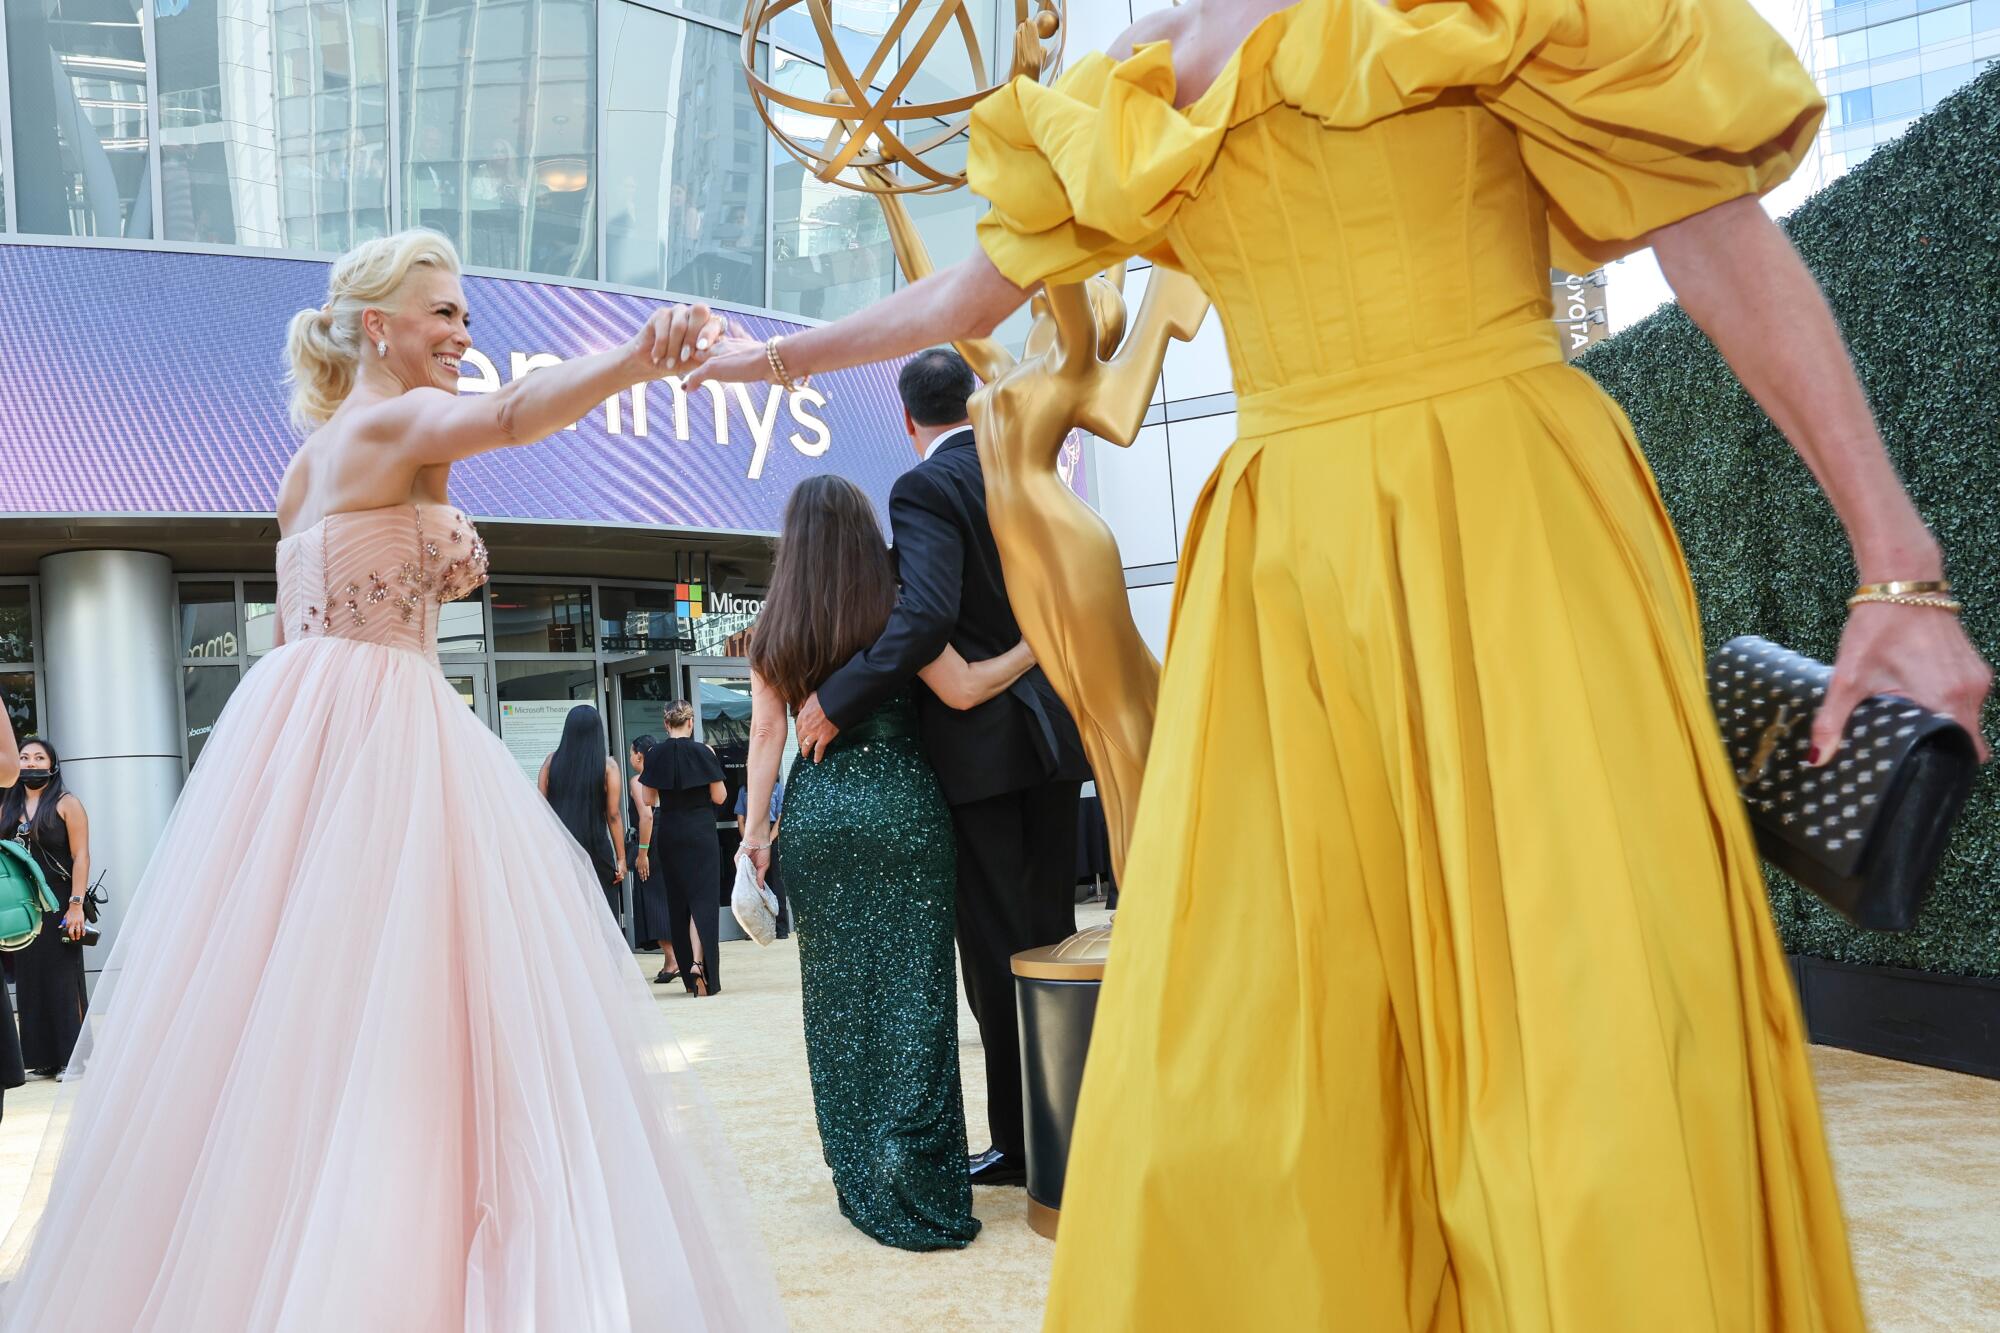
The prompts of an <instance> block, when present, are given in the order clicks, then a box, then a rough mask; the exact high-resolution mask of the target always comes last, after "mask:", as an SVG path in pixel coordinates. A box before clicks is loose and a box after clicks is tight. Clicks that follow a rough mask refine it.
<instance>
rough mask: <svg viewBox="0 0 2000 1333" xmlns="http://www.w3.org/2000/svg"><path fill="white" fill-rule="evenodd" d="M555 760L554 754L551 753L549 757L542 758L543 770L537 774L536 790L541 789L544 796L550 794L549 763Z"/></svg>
mask: <svg viewBox="0 0 2000 1333" xmlns="http://www.w3.org/2000/svg"><path fill="white" fill-rule="evenodd" d="M554 762H555V756H554V755H550V756H549V757H548V758H547V759H544V760H542V771H541V772H540V773H537V774H536V775H535V790H536V791H539V792H540V793H541V794H542V795H543V796H547V795H548V794H549V765H550V764H551V763H554Z"/></svg>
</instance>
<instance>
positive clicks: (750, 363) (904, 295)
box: [565, 250, 1028, 424]
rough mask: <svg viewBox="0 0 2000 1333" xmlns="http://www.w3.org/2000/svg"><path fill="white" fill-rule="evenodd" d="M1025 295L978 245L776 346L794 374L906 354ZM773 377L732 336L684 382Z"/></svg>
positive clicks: (980, 325)
mask: <svg viewBox="0 0 2000 1333" xmlns="http://www.w3.org/2000/svg"><path fill="white" fill-rule="evenodd" d="M1027 299H1028V291H1027V289H1026V288H1024V287H1016V286H1015V285H1014V284H1013V283H1011V282H1009V281H1008V280H1007V279H1006V278H1005V277H1004V276H1002V275H1001V272H1000V270H999V269H997V268H995V267H993V261H992V260H990V259H988V258H987V257H986V253H985V252H984V251H983V250H982V251H978V252H976V253H974V254H973V255H972V256H971V257H970V258H968V259H964V260H961V261H960V262H958V263H956V264H953V265H952V266H951V267H950V268H947V269H941V270H939V271H938V272H936V273H933V274H931V275H930V276H929V277H928V278H924V279H921V280H920V281H917V282H913V283H911V284H910V285H909V286H907V287H904V288H902V289H900V290H898V291H896V292H893V293H891V294H890V295H888V296H885V297H883V298H882V299H881V300H880V301H877V302H876V303H875V304H874V305H871V306H869V307H868V308H867V309H865V310H859V311H856V312H855V313H854V314H852V315H849V316H847V317H846V318H845V319H838V320H835V321H834V322H833V323H831V324H824V325H821V326H820V327H819V328H816V329H806V330H804V331H802V332H799V333H791V334H787V335H785V339H784V343H783V345H782V349H781V350H782V352H783V355H784V361H785V370H786V371H787V372H788V373H789V374H790V375H791V377H792V378H793V379H794V380H796V379H798V378H799V377H801V376H804V375H816V374H820V373H822V372H824V371H829V370H844V369H846V368H847V367H848V366H861V365H867V364H869V363H870V362H874V361H887V360H890V359H892V358H894V357H899V356H908V355H909V354H910V353H912V352H920V351H922V350H923V349H924V348H926V347H934V346H936V345H937V344H939V343H957V342H965V341H969V340H971V339H975V338H984V337H986V336H987V335H988V334H990V333H992V332H993V330H994V329H995V328H997V327H999V324H1000V321H1001V320H1003V319H1005V318H1007V316H1009V315H1011V314H1013V313H1014V311H1015V310H1017V309H1018V308H1019V307H1020V305H1021V303H1022V302H1023V301H1025V300H1027ZM771 378H772V373H771V364H770V360H769V358H768V357H766V356H765V354H764V344H763V343H761V342H758V341H757V340H755V339H753V338H744V337H739V336H731V337H728V338H724V339H723V340H722V342H721V343H720V344H719V345H718V347H717V349H716V351H715V352H714V353H713V354H712V355H711V356H710V357H709V358H708V359H707V360H706V361H704V362H702V365H701V369H699V370H697V371H695V373H694V374H693V375H691V376H689V377H688V387H689V388H690V389H692V388H694V387H696V386H697V385H700V384H702V383H705V382H706V381H708V380H722V381H739V382H755V381H761V380H768V379H771ZM565 424H566V423H565Z"/></svg>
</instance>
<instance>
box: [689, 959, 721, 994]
mask: <svg viewBox="0 0 2000 1333" xmlns="http://www.w3.org/2000/svg"><path fill="white" fill-rule="evenodd" d="M687 988H688V994H690V995H698V996H700V997H702V998H703V999H706V998H708V997H709V996H711V995H713V994H715V991H714V990H711V989H709V985H708V972H707V970H706V969H705V968H703V967H702V965H701V964H700V963H696V964H694V965H693V966H691V967H689V968H688V970H687ZM718 989H719V988H718Z"/></svg>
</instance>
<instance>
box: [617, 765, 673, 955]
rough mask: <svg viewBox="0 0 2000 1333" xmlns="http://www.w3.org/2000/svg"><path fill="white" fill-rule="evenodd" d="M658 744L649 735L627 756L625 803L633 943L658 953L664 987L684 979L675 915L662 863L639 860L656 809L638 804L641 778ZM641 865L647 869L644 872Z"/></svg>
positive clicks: (646, 848)
mask: <svg viewBox="0 0 2000 1333" xmlns="http://www.w3.org/2000/svg"><path fill="white" fill-rule="evenodd" d="M658 744H659V742H658V741H657V740H655V739H654V738H653V737H652V736H651V735H650V734H648V735H644V736H640V737H638V738H636V739H635V740H634V741H633V742H632V748H631V750H630V751H629V752H628V753H627V754H626V756H625V758H626V761H627V762H628V763H630V764H631V765H632V777H631V784H632V785H631V787H630V788H629V791H628V795H627V799H626V804H627V805H629V806H630V807H631V809H630V811H629V813H628V815H627V818H626V822H627V825H628V826H629V827H630V829H631V830H632V831H631V832H630V833H628V834H627V835H626V837H625V863H626V864H627V865H629V866H631V867H632V939H633V940H634V941H635V942H636V943H637V945H638V948H639V952H640V953H651V952H653V951H654V950H655V949H657V950H659V953H660V974H659V975H658V976H656V977H654V978H653V984H654V985H655V986H664V985H666V984H667V983H668V982H669V981H678V980H679V979H680V975H681V969H680V965H679V964H678V963H677V962H676V961H675V959H674V941H673V934H674V927H673V921H672V914H671V913H669V912H668V911H667V886H666V883H665V881H663V880H662V879H661V878H660V865H659V862H657V861H653V860H651V859H650V858H648V859H647V860H645V861H641V860H640V856H639V854H640V853H641V852H645V851H649V850H650V849H651V847H652V845H653V808H652V807H651V806H649V805H641V804H639V775H640V774H642V773H644V772H645V771H646V756H647V755H649V754H651V753H652V752H653V747H654V746H656V745H658ZM641 865H644V866H645V867H646V869H645V870H641V869H640V868H639V867H640V866H641ZM647 871H650V872H651V873H650V874H648V873H647Z"/></svg>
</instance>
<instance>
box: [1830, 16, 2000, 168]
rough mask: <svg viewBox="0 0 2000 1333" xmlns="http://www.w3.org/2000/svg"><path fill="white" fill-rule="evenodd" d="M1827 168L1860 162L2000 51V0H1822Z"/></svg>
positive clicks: (1957, 86)
mask: <svg viewBox="0 0 2000 1333" xmlns="http://www.w3.org/2000/svg"><path fill="white" fill-rule="evenodd" d="M1816 4H1817V6H1818V10H1819V14H1818V18H1819V34H1820V40H1819V50H1818V56H1819V59H1818V70H1817V72H1818V75H1819V84H1820V87H1821V89H1823V90H1824V91H1825V93H1826V98H1827V128H1826V140H1825V151H1826V155H1827V175H1828V177H1829V178H1830V177H1833V176H1837V175H1839V174H1840V173H1841V172H1842V171H1845V170H1846V169H1847V168H1849V167H1852V166H1855V165H1857V164H1858V163H1860V162H1862V161H1863V160H1865V159H1866V158H1867V156H1868V155H1869V154H1870V153H1872V152H1874V151H1875V149H1876V148H1878V147H1880V146H1881V145H1883V144H1885V143H1888V142H1889V141H1890V140H1892V139H1894V138H1896V137H1897V136H1898V135H1900V134H1902V132H1903V131H1904V130H1906V129H1908V128H1909V127H1910V123H1911V122H1912V121H1913V120H1915V119H1916V118H1917V117H1918V116H1920V115H1922V114H1923V113H1924V112H1926V111H1929V110H1930V109H1931V108H1932V107H1935V106H1936V105H1937V104H1938V103H1939V102H1940V101H1942V100H1943V99H1944V98H1945V97H1947V96H1949V95H1950V94H1951V93H1953V92H1955V91H1957V90H1958V89H1959V88H1961V87H1963V86H1964V85H1965V84H1966V83H1968V82H1969V81H1971V80H1972V79H1973V78H1974V77H1975V76H1976V75H1977V74H1978V73H1979V72H1980V71H1981V70H1982V69H1984V68H1985V67H1986V66H1987V65H1988V64H1990V63H1992V62H1993V60H1994V59H1996V58H2000V0H1816Z"/></svg>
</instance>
